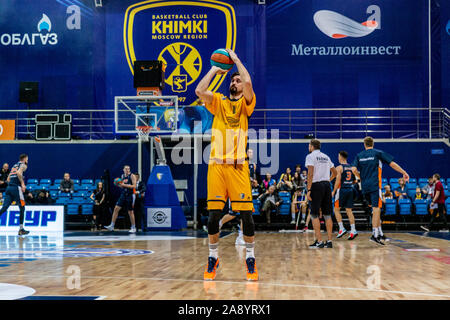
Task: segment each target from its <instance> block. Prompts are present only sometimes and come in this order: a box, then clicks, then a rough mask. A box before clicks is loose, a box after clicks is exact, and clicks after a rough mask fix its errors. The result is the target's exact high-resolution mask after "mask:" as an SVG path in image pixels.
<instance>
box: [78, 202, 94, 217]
mask: <svg viewBox="0 0 450 320" xmlns="http://www.w3.org/2000/svg"><path fill="white" fill-rule="evenodd" d="M93 209H94V206H93V205H92V204H83V205H81V214H83V215H92V213H93Z"/></svg>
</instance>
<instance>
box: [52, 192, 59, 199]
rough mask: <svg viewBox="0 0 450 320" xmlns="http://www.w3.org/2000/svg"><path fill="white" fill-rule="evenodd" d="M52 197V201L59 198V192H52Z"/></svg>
mask: <svg viewBox="0 0 450 320" xmlns="http://www.w3.org/2000/svg"><path fill="white" fill-rule="evenodd" d="M50 197H52V199H56V198H58V191H54V190H53V191H52V190H50Z"/></svg>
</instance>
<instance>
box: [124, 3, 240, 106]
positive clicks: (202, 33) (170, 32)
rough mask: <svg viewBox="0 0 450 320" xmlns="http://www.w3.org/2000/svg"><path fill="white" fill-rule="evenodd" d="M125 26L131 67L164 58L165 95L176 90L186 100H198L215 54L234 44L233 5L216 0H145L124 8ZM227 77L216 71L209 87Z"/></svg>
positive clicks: (213, 88)
mask: <svg viewBox="0 0 450 320" xmlns="http://www.w3.org/2000/svg"><path fill="white" fill-rule="evenodd" d="M123 28H124V29H123V36H124V40H123V41H124V51H125V58H126V63H127V64H128V66H129V69H130V72H131V73H133V64H134V61H136V60H156V59H157V60H161V61H162V62H163V64H164V67H165V84H166V87H165V90H166V91H167V95H177V96H178V101H179V103H180V104H182V105H197V104H198V103H197V101H196V100H197V96H196V95H195V87H196V86H197V84H198V82H200V80H201V79H202V78H203V76H204V75H205V74H206V73H207V72H208V70H209V68H210V63H209V58H210V56H211V53H212V52H213V51H214V50H216V49H217V48H230V49H232V50H235V46H236V34H237V33H236V29H237V26H236V15H235V11H234V7H233V6H232V5H230V4H228V3H226V2H223V1H217V0H196V1H162V0H147V1H141V2H138V3H135V4H132V5H130V6H129V7H128V8H127V9H126V11H125V15H124V27H123ZM124 62H125V61H124ZM225 77H226V75H216V76H215V78H214V79H213V80H212V82H211V85H210V87H209V88H208V89H209V90H211V91H213V92H214V91H216V90H217V89H218V88H219V87H220V85H221V84H222V82H223V81H224V80H225Z"/></svg>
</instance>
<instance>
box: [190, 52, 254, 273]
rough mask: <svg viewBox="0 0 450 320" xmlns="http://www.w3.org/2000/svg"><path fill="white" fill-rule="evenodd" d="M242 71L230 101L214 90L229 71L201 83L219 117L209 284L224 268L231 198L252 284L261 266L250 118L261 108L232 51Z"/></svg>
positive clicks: (211, 171) (211, 187) (211, 182)
mask: <svg viewBox="0 0 450 320" xmlns="http://www.w3.org/2000/svg"><path fill="white" fill-rule="evenodd" d="M227 51H228V53H229V55H230V58H231V59H232V60H233V61H234V63H235V64H236V66H237V69H238V72H235V73H233V75H232V76H231V83H230V87H229V88H230V97H229V98H228V97H226V96H224V95H222V94H220V93H213V92H211V91H209V90H208V86H209V84H210V82H211V80H212V79H213V78H214V77H215V76H216V74H223V73H226V72H227V71H225V70H223V69H220V68H218V67H215V66H213V67H212V68H211V70H209V72H208V73H207V74H206V75H205V77H204V78H203V79H202V80H201V81H200V83H199V84H198V86H197V88H196V89H195V93H196V94H197V96H199V98H201V99H202V100H203V101H204V102H205V106H206V108H207V109H208V110H209V111H210V112H211V113H212V114H213V116H214V120H213V124H212V132H211V154H210V158H209V164H208V199H207V203H208V211H209V219H208V237H209V258H208V266H207V267H206V269H205V272H204V279H205V280H214V278H215V277H216V270H217V268H218V267H219V256H218V245H219V221H220V218H221V213H222V210H223V208H224V206H225V202H226V201H227V198H230V200H231V207H232V210H233V211H234V212H237V211H239V213H240V216H241V219H242V223H243V226H242V228H243V233H244V241H245V245H246V265H247V280H258V271H257V269H256V264H255V254H254V247H255V242H254V241H255V224H254V222H253V216H252V214H253V202H252V192H251V187H250V170H249V167H248V157H247V154H246V151H245V149H246V146H247V136H248V118H249V117H250V116H251V115H252V113H253V110H254V108H255V103H256V97H255V93H254V92H253V87H252V81H251V79H250V75H249V73H248V71H247V69H245V67H244V65H243V64H242V63H241V61H240V60H239V58H238V56H237V55H236V54H235V53H234V52H233V51H231V50H229V49H227Z"/></svg>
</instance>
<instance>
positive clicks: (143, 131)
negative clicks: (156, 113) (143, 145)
mask: <svg viewBox="0 0 450 320" xmlns="http://www.w3.org/2000/svg"><path fill="white" fill-rule="evenodd" d="M152 129H153V127H152V126H138V127H136V131H137V133H138V136H139V139H140V140H142V141H144V142H148V141H149V136H150V131H151V130H152Z"/></svg>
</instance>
